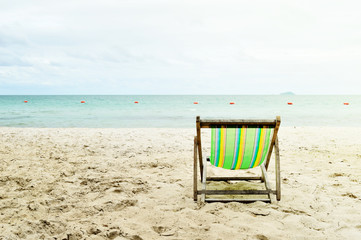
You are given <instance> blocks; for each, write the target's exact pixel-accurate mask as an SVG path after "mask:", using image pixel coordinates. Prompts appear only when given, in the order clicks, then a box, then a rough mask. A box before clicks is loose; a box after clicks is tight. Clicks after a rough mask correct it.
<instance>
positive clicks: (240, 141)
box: [197, 117, 281, 170]
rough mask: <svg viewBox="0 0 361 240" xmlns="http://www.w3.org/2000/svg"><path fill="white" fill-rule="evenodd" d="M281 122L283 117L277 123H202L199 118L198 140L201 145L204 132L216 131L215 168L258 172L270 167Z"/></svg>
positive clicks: (213, 142) (212, 146)
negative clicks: (205, 130)
mask: <svg viewBox="0 0 361 240" xmlns="http://www.w3.org/2000/svg"><path fill="white" fill-rule="evenodd" d="M280 122H281V120H280V117H276V119H273V120H209V119H204V120H201V119H200V118H198V117H197V139H199V142H200V129H201V128H211V129H212V141H211V156H210V162H211V164H213V165H214V166H216V167H222V168H225V169H230V170H238V169H249V168H254V167H257V166H259V165H261V164H262V163H263V162H264V161H266V162H267V165H268V162H269V160H270V157H271V153H272V149H273V145H274V143H275V140H276V137H277V132H278V129H279V125H280ZM198 133H199V134H198ZM198 135H199V136H198ZM201 155H202V154H200V157H201Z"/></svg>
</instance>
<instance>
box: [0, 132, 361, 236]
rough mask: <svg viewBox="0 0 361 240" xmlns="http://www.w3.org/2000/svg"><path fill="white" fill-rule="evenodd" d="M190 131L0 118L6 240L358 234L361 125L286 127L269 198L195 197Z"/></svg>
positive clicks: (1, 226) (0, 221)
mask: <svg viewBox="0 0 361 240" xmlns="http://www.w3.org/2000/svg"><path fill="white" fill-rule="evenodd" d="M194 134H195V128H15V127H0V136H1V138H2V144H1V146H0V157H1V159H2V164H1V165H0V170H1V176H0V209H1V213H2V214H1V215H0V239H17V238H24V239H41V238H44V239H47V238H54V237H57V238H58V239H63V238H65V239H67V238H69V239H82V238H85V239H163V238H164V239H234V238H240V239H291V238H293V239H310V238H311V239H325V238H326V239H340V238H345V239H357V238H360V237H361V224H360V223H359V222H358V219H359V212H358V211H359V209H360V208H361V184H360V183H361V177H360V175H359V169H361V153H360V146H361V140H360V139H359V138H358V136H359V135H360V134H361V128H354V127H296V128H293V127H282V126H281V128H280V132H279V142H280V157H281V179H282V199H281V201H280V202H275V203H272V204H266V203H262V202H255V203H251V204H241V203H226V204H223V203H207V204H205V205H203V204H197V203H195V202H194V201H193V198H192V176H193V166H192V164H193V158H192V156H193V152H192V151H193V136H194ZM207 136H209V135H207V133H206V134H205V137H204V139H203V140H204V145H203V147H204V149H205V150H206V149H209V147H210V145H209V144H208V145H207V143H209V141H207V140H206V137H207ZM273 160H274V159H272V162H271V164H272V167H271V169H270V171H271V173H270V176H271V184H272V185H274V182H273V174H272V171H273V170H272V168H273V163H274V161H273ZM209 171H210V172H211V173H216V172H217V171H218V169H214V168H212V169H211V168H209Z"/></svg>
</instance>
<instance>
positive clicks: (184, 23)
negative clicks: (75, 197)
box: [0, 0, 361, 94]
mask: <svg viewBox="0 0 361 240" xmlns="http://www.w3.org/2000/svg"><path fill="white" fill-rule="evenodd" d="M0 2H1V6H2V7H1V8H0V84H12V85H13V86H15V85H16V86H18V87H14V92H13V93H17V92H19V89H21V86H22V85H23V84H26V86H29V87H31V86H33V88H34V92H36V89H39V93H51V92H54V91H55V90H54V89H55V88H56V89H58V90H56V92H58V91H60V90H61V91H64V93H68V92H77V93H96V91H97V90H98V91H99V93H105V92H111V93H113V94H116V93H119V94H127V93H130V94H134V93H140V94H145V93H148V94H160V93H163V94H167V93H179V94H182V93H192V94H197V93H201V94H214V93H222V94H227V93H229V94H247V93H252V94H253V93H260V94H267V93H279V92H284V91H294V92H297V93H310V92H319V93H348V92H350V93H351V92H352V93H354V92H355V91H356V90H354V89H357V88H354V89H350V88H348V87H346V86H345V85H347V83H350V84H357V85H358V86H359V84H358V83H355V82H354V79H359V78H360V77H361V71H360V70H359V69H360V68H359V67H358V66H359V65H360V64H361V32H360V31H359V29H360V27H361V24H360V22H361V17H360V15H359V13H358V9H359V7H361V3H360V2H358V1H342V2H340V1H324V0H317V1H309V0H305V1H297V2H294V1H276V2H274V1H273V2H270V1H265V0H259V1H235V0H229V1H204V0H199V1H190V0H189V1H188V0H183V1H180V0H175V1H164V0H154V1H146V0H133V1H116V0H114V1H111V0H103V1H85V0H77V1H71V2H68V1H66V2H64V1H40V0H38V1H32V2H31V3H29V2H28V1H17V3H16V4H15V3H10V2H8V1H1V0H0ZM330 79H332V80H333V81H334V82H333V83H330V82H329V81H330ZM275 82H276V83H277V84H276V86H274V85H275V84H274V83H275ZM340 82H342V83H346V84H341V83H340ZM220 85H221V86H220ZM24 86H25V85H24ZM39 86H48V88H44V87H39ZM310 86H313V87H310ZM8 90H9V88H7V91H8ZM0 94H4V92H1V90H0Z"/></svg>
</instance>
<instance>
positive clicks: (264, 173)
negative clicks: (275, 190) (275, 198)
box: [260, 164, 272, 203]
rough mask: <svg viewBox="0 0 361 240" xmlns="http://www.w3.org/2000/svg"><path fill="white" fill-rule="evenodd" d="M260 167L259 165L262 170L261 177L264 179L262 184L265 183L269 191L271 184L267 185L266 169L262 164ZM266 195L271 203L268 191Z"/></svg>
mask: <svg viewBox="0 0 361 240" xmlns="http://www.w3.org/2000/svg"><path fill="white" fill-rule="evenodd" d="M260 167H261V170H262V176H263V179H264V185H265V187H266V189H267V190H268V191H270V190H271V186H270V185H269V181H268V176H267V170H266V168H265V166H264V164H262V165H261V166H260ZM267 195H268V198H269V200H270V201H271V203H272V198H271V193H268V194H267Z"/></svg>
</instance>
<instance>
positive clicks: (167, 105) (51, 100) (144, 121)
mask: <svg viewBox="0 0 361 240" xmlns="http://www.w3.org/2000/svg"><path fill="white" fill-rule="evenodd" d="M24 100H27V101H28V102H27V103H24ZM81 101H85V103H81ZM135 101H138V102H139V103H138V104H136V103H134V102H135ZM194 102H198V103H199V104H193V103H194ZM230 102H234V103H235V104H234V105H231V104H229V103H230ZM288 102H292V103H293V105H288V104H287V103H288ZM344 102H348V103H349V105H348V106H347V105H344V104H343V103H344ZM197 115H199V116H201V118H274V117H275V116H276V115H280V116H281V118H282V126H352V127H355V126H356V127H361V96H358V95H353V96H351V95H348V96H347V95H346V96H341V95H337V96H324V95H322V96H299V95H265V96H256V95H251V96H244V95H243V96H230V95H227V96H220V95H216V96H205V95H201V96H191V95H180V96H175V95H172V96H163V95H160V96H155V95H139V96H134V95H133V96H125V95H120V96H109V95H107V96H99V95H83V96H75V95H71V96H0V126H6V127H100V128H109V127H114V128H122V127H194V126H195V117H196V116H197Z"/></svg>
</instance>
